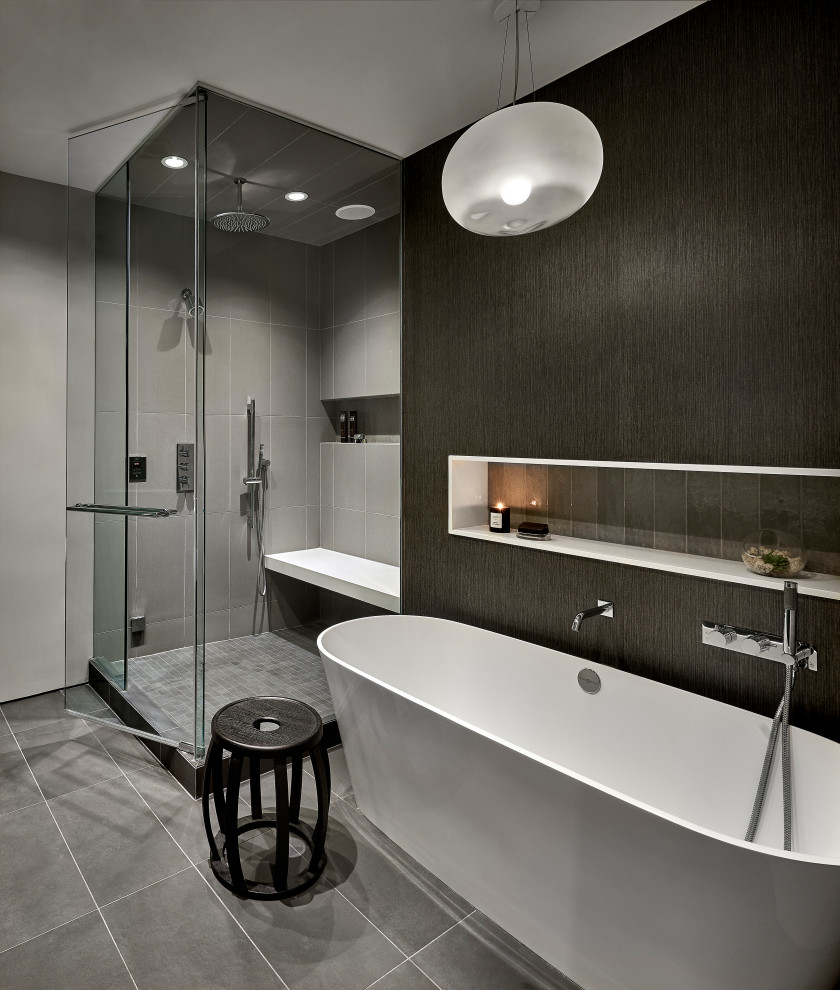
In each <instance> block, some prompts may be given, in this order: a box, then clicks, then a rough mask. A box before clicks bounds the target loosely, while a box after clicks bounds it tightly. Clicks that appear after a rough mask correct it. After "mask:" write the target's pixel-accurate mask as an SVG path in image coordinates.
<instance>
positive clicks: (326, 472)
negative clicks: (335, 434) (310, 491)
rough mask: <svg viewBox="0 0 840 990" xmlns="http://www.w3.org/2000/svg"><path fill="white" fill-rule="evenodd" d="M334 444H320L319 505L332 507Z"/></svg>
mask: <svg viewBox="0 0 840 990" xmlns="http://www.w3.org/2000/svg"><path fill="white" fill-rule="evenodd" d="M335 447H336V444H334V443H322V444H321V445H320V448H321V505H334V504H335V502H334V496H333V464H334V461H335Z"/></svg>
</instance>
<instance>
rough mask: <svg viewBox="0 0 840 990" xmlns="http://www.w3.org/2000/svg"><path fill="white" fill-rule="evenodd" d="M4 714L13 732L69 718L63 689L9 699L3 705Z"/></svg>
mask: <svg viewBox="0 0 840 990" xmlns="http://www.w3.org/2000/svg"><path fill="white" fill-rule="evenodd" d="M3 714H4V715H5V716H6V721H7V722H8V723H9V728H11V730H12V732H23V731H25V730H26V729H34V728H35V727H36V726H38V725H46V724H47V723H48V722H56V721H58V719H60V718H67V716H66V715H65V714H64V695H63V694H62V693H61V691H49V692H48V693H47V694H36V695H35V696H34V697H32V698H21V700H20V701H7V702H6V703H5V704H4V705H3Z"/></svg>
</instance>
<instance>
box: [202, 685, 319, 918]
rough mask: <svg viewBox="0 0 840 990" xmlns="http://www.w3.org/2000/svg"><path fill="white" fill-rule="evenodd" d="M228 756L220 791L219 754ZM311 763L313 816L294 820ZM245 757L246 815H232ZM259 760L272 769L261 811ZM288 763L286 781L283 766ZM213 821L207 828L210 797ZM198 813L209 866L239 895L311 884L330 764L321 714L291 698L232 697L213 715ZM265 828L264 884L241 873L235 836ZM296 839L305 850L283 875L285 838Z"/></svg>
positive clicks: (292, 891) (286, 892) (287, 893)
mask: <svg viewBox="0 0 840 990" xmlns="http://www.w3.org/2000/svg"><path fill="white" fill-rule="evenodd" d="M225 751H227V752H229V753H230V761H229V765H228V768H227V771H228V772H227V791H225V781H224V769H225V768H224V753H225ZM306 756H308V757H309V758H310V760H311V761H312V773H313V775H314V777H315V791H316V794H317V804H318V808H317V821H316V823H315V825H314V827H313V826H311V825H308V824H306V823H305V822H303V821H301V817H300V801H301V787H302V782H303V760H304V758H305V757H306ZM246 760H247V777H248V778H249V779H250V790H251V814H250V815H248V816H245V817H242V816H240V814H239V810H240V808H239V787H240V784H241V782H242V777H243V767H244V765H245V761H246ZM264 764H268V767H267V769H273V771H274V781H273V783H274V788H273V791H274V803H275V806H276V807H275V811H274V815H273V816H271V817H266V816H264V815H263V809H262V793H261V787H260V771H261V770H262V767H263V765H264ZM290 767H291V785H290V783H289V776H288V770H289V768H290ZM211 796H212V799H213V805H214V807H215V811H216V818H217V820H218V823H219V829H218V831H217V832H214V831H213V826H212V823H211V819H210V799H211ZM201 805H202V817H203V819H204V829H205V832H206V834H207V841H208V843H209V845H210V866H211V868H212V870H213V872H214V873H215V875H216V877H217V879H218V880H219V882H220V883H222V884H224V886H225V887H227V888H229V889H230V890H232V891H234V893H236V894H238V895H239V896H240V897H257V898H264V899H267V898H278V897H293V896H295V895H296V894H299V893H301V892H302V891H304V890H306V889H307V888H308V887H311V886H312V884H314V883H315V882H316V881H317V880H318V878H319V877H320V876H321V874H322V873H323V872H324V867H325V866H326V862H327V856H326V835H327V821H328V816H329V808H330V763H329V757H328V755H327V751H326V747H325V746H324V727H323V723H322V722H321V716H320V715H319V714H318V713H317V712H316V711H315V709H314V708H311V707H310V706H309V705H307V704H305V703H304V702H302V701H295V700H294V699H292V698H243V699H242V700H241V701H233V702H231V703H230V704H229V705H225V706H224V708H220V709H219V711H217V712H216V714H215V715H214V716H213V721H212V723H211V727H210V745H209V746H208V748H207V758H206V761H205V767H204V787H203V789H202V794H201ZM262 829H273V830H274V833H275V836H274V838H275V848H274V860H273V862H272V864H271V876H272V882H271V883H268V882H263V881H258V880H256V879H249V878H247V877H246V876H245V875H244V873H243V871H242V862H241V856H240V851H239V837H240V836H241V835H244V834H245V833H247V832H253V831H257V830H262ZM293 835H294V836H297V837H298V838H299V839H301V840H303V844H304V846H305V847H306V849H307V850H308V852H309V859H308V861H305V860H302V861H301V862H305V866H304V868H303V869H300V868H299V869H298V870H297V872H296V874H295V876H294V877H293V878H290V877H289V839H290V837H291V836H293Z"/></svg>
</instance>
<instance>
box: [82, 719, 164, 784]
mask: <svg viewBox="0 0 840 990" xmlns="http://www.w3.org/2000/svg"><path fill="white" fill-rule="evenodd" d="M91 730H92V731H93V734H94V735H95V736H96V738H97V739H98V740H99V742H100V743H101V744H102V746H103V747H104V748H105V750H106V751H107V753H108V755H109V756H110V757H111V759H112V760H113V761H114V762H115V763H116V764H117V766H118V767H119V768H120V769H121V770H124V771H125V772H126V773H131V772H132V771H133V770H143V769H150V770H151V769H157V768H158V767H160V766H161V764H160V760H156V759H155V757H154V756H152V754H151V753H150V752H149V750H148V749H146V747H145V746H144V745H143V743H142V742H140V740H139V739H136V738H135V737H134V736H131V735H129V734H128V733H127V732H120V731H119V730H117V729H106V728H104V727H99V726H95V725H92V726H91Z"/></svg>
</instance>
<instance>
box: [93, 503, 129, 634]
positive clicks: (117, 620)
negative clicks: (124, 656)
mask: <svg viewBox="0 0 840 990" xmlns="http://www.w3.org/2000/svg"><path fill="white" fill-rule="evenodd" d="M125 530H126V527H125V520H123V519H119V520H117V521H115V522H110V523H105V524H102V525H99V526H94V527H93V631H94V633H97V632H105V631H107V630H108V629H122V628H123V627H124V623H125V565H126V554H125Z"/></svg>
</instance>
